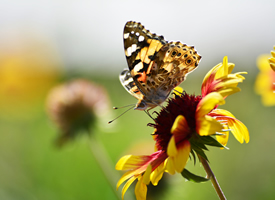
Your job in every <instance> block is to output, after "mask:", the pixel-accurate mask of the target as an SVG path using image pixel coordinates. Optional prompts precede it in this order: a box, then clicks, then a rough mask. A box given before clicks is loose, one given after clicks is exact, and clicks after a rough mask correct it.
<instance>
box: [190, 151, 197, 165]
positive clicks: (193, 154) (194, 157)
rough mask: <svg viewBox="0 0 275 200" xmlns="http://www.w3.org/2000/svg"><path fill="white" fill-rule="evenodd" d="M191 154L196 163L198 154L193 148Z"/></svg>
mask: <svg viewBox="0 0 275 200" xmlns="http://www.w3.org/2000/svg"><path fill="white" fill-rule="evenodd" d="M191 154H192V156H193V159H194V165H196V154H195V152H194V150H193V149H191Z"/></svg>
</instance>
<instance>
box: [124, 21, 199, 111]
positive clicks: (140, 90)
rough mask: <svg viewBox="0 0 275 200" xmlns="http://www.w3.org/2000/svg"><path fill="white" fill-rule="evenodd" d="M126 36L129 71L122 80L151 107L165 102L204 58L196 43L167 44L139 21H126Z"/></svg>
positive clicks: (132, 92) (135, 95)
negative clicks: (197, 50) (196, 48)
mask: <svg viewBox="0 0 275 200" xmlns="http://www.w3.org/2000/svg"><path fill="white" fill-rule="evenodd" d="M123 38H124V50H125V55H126V59H127V63H128V67H129V71H128V70H126V71H124V72H122V74H121V78H120V81H121V83H122V85H123V86H124V87H125V89H126V90H127V91H128V92H129V93H130V94H132V95H133V96H134V97H136V98H138V99H139V100H140V101H143V105H144V102H145V104H147V106H148V107H155V106H156V105H160V104H161V103H162V102H163V101H165V99H166V98H167V97H168V95H169V94H170V92H171V91H172V89H173V88H175V87H176V86H177V85H179V84H180V83H181V82H182V81H184V79H185V77H186V76H187V74H188V73H190V72H191V71H193V70H194V69H195V68H196V67H197V66H198V63H199V61H200V59H201V56H199V55H198V54H197V52H196V51H195V50H194V47H193V46H187V45H185V44H182V43H180V42H169V43H168V42H167V41H165V40H164V37H163V36H157V35H156V34H152V33H150V31H149V30H146V29H145V28H144V26H142V25H141V24H140V23H137V22H133V21H129V22H127V23H126V25H125V27H124V34H123ZM126 80H127V81H126ZM138 107H139V103H138V104H137V107H136V108H138ZM142 109H143V108H142Z"/></svg>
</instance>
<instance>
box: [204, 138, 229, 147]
mask: <svg viewBox="0 0 275 200" xmlns="http://www.w3.org/2000/svg"><path fill="white" fill-rule="evenodd" d="M200 139H201V141H202V142H203V143H204V144H206V145H209V146H214V147H223V148H225V146H223V145H222V144H221V143H219V142H218V141H217V140H215V139H214V138H213V137H211V136H201V137H200Z"/></svg>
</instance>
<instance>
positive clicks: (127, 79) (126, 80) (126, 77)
mask: <svg viewBox="0 0 275 200" xmlns="http://www.w3.org/2000/svg"><path fill="white" fill-rule="evenodd" d="M119 80H120V83H121V84H122V86H123V87H124V88H125V89H126V90H127V92H129V93H130V94H131V95H132V96H134V97H136V98H137V99H142V98H143V94H142V93H141V92H140V90H139V89H138V87H137V86H136V83H135V81H134V79H133V77H132V75H131V73H130V71H129V70H128V69H124V70H123V71H122V72H121V73H120V75H119Z"/></svg>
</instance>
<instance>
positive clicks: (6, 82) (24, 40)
mask: <svg viewBox="0 0 275 200" xmlns="http://www.w3.org/2000/svg"><path fill="white" fill-rule="evenodd" d="M1 41H2V42H1V43H3V45H1V47H0V115H1V117H4V118H6V119H9V118H14V117H20V118H28V117H30V116H31V114H32V113H33V112H30V111H34V110H35V108H37V106H41V105H43V101H44V98H45V96H46V94H47V91H48V90H49V89H50V88H51V87H52V86H53V85H54V84H55V82H56V80H57V79H58V78H59V76H60V73H61V68H60V67H61V61H60V58H59V56H58V53H57V51H56V50H55V48H54V46H53V45H52V43H51V41H49V40H46V39H45V38H43V37H41V36H40V35H24V36H22V35H20V37H19V36H11V37H8V38H6V39H5V38H4V39H3V38H1Z"/></svg>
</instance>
